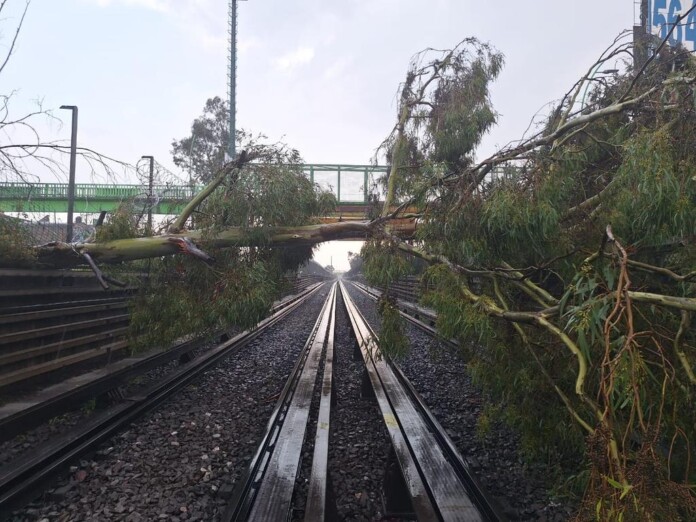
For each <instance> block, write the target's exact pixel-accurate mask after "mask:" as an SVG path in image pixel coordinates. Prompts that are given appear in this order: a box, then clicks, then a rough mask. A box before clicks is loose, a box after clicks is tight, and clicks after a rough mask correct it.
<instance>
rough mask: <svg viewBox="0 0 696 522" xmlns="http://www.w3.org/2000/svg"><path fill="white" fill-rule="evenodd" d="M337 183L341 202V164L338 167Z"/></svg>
mask: <svg viewBox="0 0 696 522" xmlns="http://www.w3.org/2000/svg"><path fill="white" fill-rule="evenodd" d="M336 185H337V187H338V188H337V191H338V198H337V200H338V202H339V203H340V202H341V167H340V166H339V167H338V183H337V184H336Z"/></svg>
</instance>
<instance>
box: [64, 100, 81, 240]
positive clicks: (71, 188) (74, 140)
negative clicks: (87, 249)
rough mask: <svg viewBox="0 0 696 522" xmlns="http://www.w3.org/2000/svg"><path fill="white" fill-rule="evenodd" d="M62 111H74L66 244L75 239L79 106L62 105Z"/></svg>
mask: <svg viewBox="0 0 696 522" xmlns="http://www.w3.org/2000/svg"><path fill="white" fill-rule="evenodd" d="M60 108H61V109H66V110H70V111H72V134H71V136H70V177H69V178H68V226H67V230H66V233H65V242H66V243H72V239H73V210H74V209H75V160H76V159H77V105H61V106H60Z"/></svg>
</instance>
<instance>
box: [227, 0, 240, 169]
mask: <svg viewBox="0 0 696 522" xmlns="http://www.w3.org/2000/svg"><path fill="white" fill-rule="evenodd" d="M237 1H238V0H230V30H229V34H230V70H229V72H228V81H229V96H230V98H229V104H230V128H229V133H230V137H229V140H228V143H227V156H228V161H232V160H234V158H235V157H236V156H237V151H236V134H237V122H236V118H237Z"/></svg>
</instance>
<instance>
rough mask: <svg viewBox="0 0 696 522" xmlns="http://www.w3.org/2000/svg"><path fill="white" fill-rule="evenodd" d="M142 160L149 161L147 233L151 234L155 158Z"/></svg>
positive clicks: (144, 157)
mask: <svg viewBox="0 0 696 522" xmlns="http://www.w3.org/2000/svg"><path fill="white" fill-rule="evenodd" d="M142 159H149V160H150V179H149V182H148V185H147V233H148V234H152V201H153V198H152V177H153V173H154V170H155V158H154V157H153V156H143V157H142Z"/></svg>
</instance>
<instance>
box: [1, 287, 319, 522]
mask: <svg viewBox="0 0 696 522" xmlns="http://www.w3.org/2000/svg"><path fill="white" fill-rule="evenodd" d="M319 288H321V285H317V286H316V287H315V288H313V289H311V290H309V291H308V292H306V293H305V294H304V295H303V297H301V298H299V299H297V300H294V301H292V302H290V303H289V304H288V305H287V306H285V307H283V308H282V309H280V310H278V311H276V312H275V313H273V314H272V315H271V316H269V317H268V318H266V319H264V320H263V321H261V323H259V325H258V326H257V327H256V328H255V329H253V330H249V331H245V332H242V333H240V334H238V335H236V336H234V337H233V338H232V339H229V340H228V341H226V342H223V343H221V344H219V345H218V346H216V347H214V348H212V349H210V350H208V351H207V352H205V353H204V354H203V355H201V356H199V357H198V358H196V359H194V360H193V361H191V362H189V363H188V364H184V365H183V366H182V367H181V368H180V369H179V370H178V371H176V372H174V373H173V374H171V375H169V376H167V377H166V378H164V379H163V380H161V381H159V382H157V383H156V384H155V385H153V386H152V387H151V388H149V389H148V390H147V391H145V392H143V393H141V394H139V395H138V396H133V397H129V398H127V400H126V401H125V402H123V403H121V404H119V405H117V406H115V407H113V408H110V409H109V410H107V411H105V412H103V413H102V414H98V415H96V416H95V418H93V419H91V420H90V421H89V422H87V423H86V425H84V426H82V427H80V428H79V429H78V430H74V431H72V432H69V433H67V434H65V435H64V436H62V437H59V438H58V439H56V440H52V441H49V442H48V443H47V444H45V445H42V446H41V447H37V448H34V450H33V451H32V453H31V454H30V455H26V456H24V457H21V458H19V459H17V460H16V461H13V462H11V463H9V464H7V465H5V466H3V467H2V468H0V519H3V517H7V516H8V514H9V513H10V512H11V510H12V509H13V508H14V507H16V506H17V505H19V504H21V502H23V501H25V500H26V499H28V498H30V497H32V496H36V494H37V492H38V491H40V490H41V488H42V487H43V486H45V485H46V484H47V483H49V482H50V481H51V480H52V479H53V477H55V476H56V474H57V473H59V472H60V471H61V470H63V469H64V468H65V467H66V465H67V464H68V463H70V462H74V461H75V460H76V459H78V458H79V457H80V456H81V455H84V454H86V453H88V452H89V451H91V450H93V449H94V448H95V447H96V446H97V445H98V444H100V443H101V442H103V441H104V440H107V439H108V438H109V437H111V436H113V435H114V434H115V433H117V432H118V431H119V430H120V429H122V428H123V427H125V426H127V425H128V424H129V423H131V422H133V421H134V420H135V419H137V418H138V417H139V416H141V415H142V414H143V413H145V412H147V411H149V410H151V409H153V408H155V407H156V406H157V405H159V404H161V403H162V402H163V401H165V400H166V399H168V398H169V397H170V396H172V395H173V394H174V393H176V392H177V391H178V390H180V389H181V388H183V387H184V386H186V385H187V384H189V383H190V382H191V381H192V380H193V379H195V378H196V377H198V376H199V375H201V374H202V373H203V372H205V371H207V370H209V369H210V368H212V367H214V366H215V365H216V364H217V363H218V362H219V361H220V360H222V359H224V358H225V357H228V356H229V355H230V354H231V353H234V352H235V351H237V350H239V349H240V348H242V347H243V346H245V345H247V344H248V343H250V342H251V341H252V340H254V339H255V338H257V337H258V336H259V335H261V334H262V333H263V332H265V331H266V330H267V329H269V328H270V327H271V326H273V325H274V324H276V323H277V322H278V321H280V320H281V319H283V318H284V317H286V316H287V315H288V314H290V313H291V312H292V311H293V310H295V309H296V308H297V307H298V306H300V305H301V304H302V303H303V302H305V301H306V300H307V299H308V298H309V297H310V296H312V295H313V293H314V292H316V291H317V290H318V289H319Z"/></svg>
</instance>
